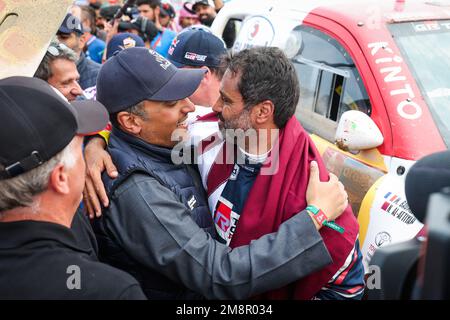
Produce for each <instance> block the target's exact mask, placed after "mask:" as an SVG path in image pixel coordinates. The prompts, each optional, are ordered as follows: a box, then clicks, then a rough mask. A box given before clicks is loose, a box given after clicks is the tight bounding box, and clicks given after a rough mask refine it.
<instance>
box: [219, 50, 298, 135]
mask: <svg viewBox="0 0 450 320" xmlns="http://www.w3.org/2000/svg"><path fill="white" fill-rule="evenodd" d="M228 70H230V71H231V72H232V74H233V75H237V76H240V79H239V83H238V89H239V92H240V94H241V95H242V99H243V101H244V104H245V107H246V108H251V107H253V106H255V105H257V104H258V103H260V102H263V101H265V100H270V101H272V102H273V104H274V105H275V113H274V122H275V124H276V125H277V127H278V128H280V129H281V128H283V127H284V126H286V123H287V122H288V120H289V119H290V118H291V117H292V116H293V115H294V113H295V109H296V107H297V104H298V101H299V99H300V86H299V81H298V78H297V73H296V71H295V68H294V65H293V64H292V63H291V62H290V61H289V59H288V58H287V57H286V55H285V54H284V53H283V51H281V50H280V49H278V48H274V47H260V48H252V49H247V50H243V51H241V52H239V53H238V54H236V55H235V56H233V57H232V58H231V61H230V63H229V65H228Z"/></svg>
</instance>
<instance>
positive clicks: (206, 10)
mask: <svg viewBox="0 0 450 320" xmlns="http://www.w3.org/2000/svg"><path fill="white" fill-rule="evenodd" d="M222 8H223V1H222V0H214V1H213V0H195V1H194V5H193V6H192V9H193V10H194V11H195V13H196V14H197V15H198V17H199V19H200V22H201V23H202V24H203V25H206V26H208V27H210V26H211V25H212V23H213V22H214V19H215V18H216V16H217V13H218V12H219V11H220V10H221V9H222ZM222 38H223V40H224V41H225V43H226V45H227V48H232V47H233V44H234V40H235V39H236V26H235V24H234V22H233V21H231V20H230V21H229V22H228V23H227V25H226V26H225V30H224V32H223V35H222Z"/></svg>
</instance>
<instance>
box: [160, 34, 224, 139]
mask: <svg viewBox="0 0 450 320" xmlns="http://www.w3.org/2000/svg"><path fill="white" fill-rule="evenodd" d="M226 56H227V49H226V47H225V43H224V42H223V40H222V39H220V38H218V37H216V36H215V35H214V34H212V33H211V32H209V31H207V30H205V29H197V28H196V27H191V28H190V29H185V30H184V31H183V32H181V33H180V34H179V35H178V36H177V37H176V38H175V40H174V42H173V44H172V46H171V47H170V49H169V54H168V56H167V59H168V60H169V61H170V62H172V63H173V64H174V65H175V66H177V67H178V68H188V69H192V68H195V69H202V70H204V71H205V75H204V76H203V79H202V81H201V83H200V85H199V87H198V89H197V90H196V91H195V92H194V93H193V94H192V95H191V96H190V97H189V99H190V100H191V101H192V103H194V104H195V111H194V112H192V113H190V114H189V118H188V123H189V134H190V137H191V139H192V140H191V142H192V144H194V145H196V144H197V143H198V142H199V141H201V140H203V139H205V138H206V137H208V136H210V135H212V134H213V133H216V132H217V131H218V130H219V128H218V124H217V121H208V117H207V115H208V114H210V113H212V112H213V110H212V107H213V106H214V104H215V103H216V101H217V100H218V99H219V97H220V92H219V90H220V81H221V80H222V77H223V74H224V73H225V70H226V68H227V65H226V63H224V60H226V59H223V58H224V57H226Z"/></svg>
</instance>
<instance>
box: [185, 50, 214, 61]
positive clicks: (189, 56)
mask: <svg viewBox="0 0 450 320" xmlns="http://www.w3.org/2000/svg"><path fill="white" fill-rule="evenodd" d="M184 58H186V59H188V60H192V61H200V62H205V60H206V58H208V56H204V55H200V54H197V53H192V52H186V54H185V55H184Z"/></svg>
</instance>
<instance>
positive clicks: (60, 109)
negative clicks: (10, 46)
mask: <svg viewBox="0 0 450 320" xmlns="http://www.w3.org/2000/svg"><path fill="white" fill-rule="evenodd" d="M0 110H2V125H1V126H0V139H1V141H2V143H1V144H0V163H1V164H2V166H3V167H5V169H3V170H0V180H3V179H10V178H13V177H15V176H18V175H20V174H22V173H25V172H27V171H29V170H31V169H34V168H36V167H38V166H39V165H41V164H42V163H44V162H46V161H48V160H50V159H51V158H52V157H54V156H55V155H56V154H57V153H58V152H60V151H62V150H63V149H64V148H65V147H66V146H67V145H68V144H69V143H70V142H71V141H72V139H73V137H74V136H75V135H91V134H95V133H96V132H98V131H100V130H102V129H103V128H105V127H106V125H107V123H108V120H109V118H108V114H107V112H106V110H105V108H104V107H103V106H102V105H101V104H100V103H99V102H96V101H78V102H72V103H68V102H67V101H66V100H65V98H64V97H63V96H62V95H61V94H60V93H59V92H57V91H56V89H53V88H52V87H50V85H48V84H47V83H46V82H45V81H43V80H41V79H37V78H27V77H10V78H6V79H3V80H0Z"/></svg>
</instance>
